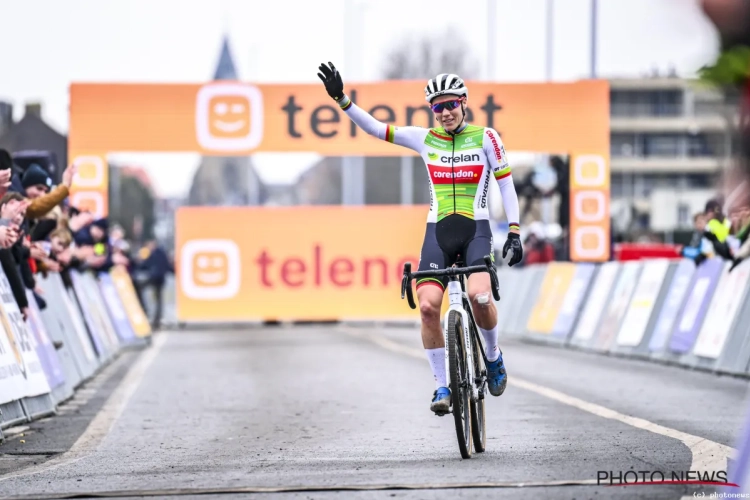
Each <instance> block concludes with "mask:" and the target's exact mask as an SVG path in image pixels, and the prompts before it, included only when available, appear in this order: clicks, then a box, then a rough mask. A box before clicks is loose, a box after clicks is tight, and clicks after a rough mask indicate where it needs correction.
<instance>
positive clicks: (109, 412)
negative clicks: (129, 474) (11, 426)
mask: <svg viewBox="0 0 750 500" xmlns="http://www.w3.org/2000/svg"><path fill="white" fill-rule="evenodd" d="M167 338H168V332H162V333H160V334H159V335H157V336H155V337H154V340H153V343H152V345H151V347H150V348H148V349H147V350H145V351H143V352H142V353H141V356H140V357H139V358H138V359H137V360H136V362H135V363H133V366H131V367H130V369H129V370H128V373H127V374H126V375H125V377H124V378H123V379H122V381H120V384H119V385H118V386H117V388H116V389H115V390H114V391H113V392H112V394H110V396H109V398H108V399H107V402H106V403H104V406H103V407H102V409H101V410H100V411H99V413H98V414H97V415H96V417H94V419H93V420H92V421H91V422H90V423H89V425H88V427H86V430H85V431H84V432H83V434H82V435H81V437H79V438H78V440H77V441H76V442H75V443H74V444H73V446H71V448H70V449H69V450H68V451H66V452H65V453H62V454H60V455H58V456H56V457H55V458H52V459H50V460H47V461H46V462H44V463H41V464H39V465H35V466H32V467H28V468H26V469H23V470H22V471H19V472H17V473H11V474H8V475H5V476H2V477H0V481H6V480H8V479H13V478H17V477H23V476H29V475H32V474H39V473H41V472H47V471H50V470H53V469H57V468H58V467H62V466H64V465H70V464H72V463H75V462H77V461H79V460H81V459H82V458H86V457H87V456H89V455H90V454H91V453H92V452H94V451H96V449H97V448H98V447H99V444H100V443H101V442H102V440H103V439H104V438H105V437H107V434H109V432H110V431H111V430H112V427H113V425H114V423H115V422H116V421H117V419H118V418H119V417H120V415H121V414H122V411H123V410H124V409H125V407H126V406H127V404H128V402H129V401H130V398H131V397H132V396H133V394H134V393H135V390H136V389H137V388H138V386H139V385H140V383H141V379H142V378H143V375H144V374H145V373H146V370H148V368H149V366H151V363H152V362H153V361H154V359H155V358H156V356H157V355H158V354H159V351H160V350H161V348H162V346H163V345H164V344H165V343H166V342H167Z"/></svg>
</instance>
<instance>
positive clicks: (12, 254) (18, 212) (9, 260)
mask: <svg viewBox="0 0 750 500" xmlns="http://www.w3.org/2000/svg"><path fill="white" fill-rule="evenodd" d="M27 207H28V202H26V201H25V200H24V198H23V196H21V195H20V194H19V193H14V192H10V193H6V194H5V195H4V196H3V197H2V198H1V199H0V218H2V219H1V220H2V222H3V223H4V224H7V227H9V229H10V231H11V236H10V240H11V241H12V244H11V245H9V246H7V247H6V246H5V245H3V248H0V265H1V266H2V268H3V272H5V276H6V278H7V279H8V283H10V288H11V290H12V291H13V297H14V298H15V299H16V303H17V304H18V308H19V309H20V311H21V314H22V315H23V318H24V319H26V318H27V317H28V312H29V309H28V308H29V302H28V300H27V298H26V289H25V288H26V287H25V283H24V279H23V275H22V272H21V265H22V264H23V260H22V258H21V257H19V255H21V254H22V249H23V247H22V246H19V245H21V242H22V236H21V223H22V221H23V218H24V215H25V214H26V209H27Z"/></svg>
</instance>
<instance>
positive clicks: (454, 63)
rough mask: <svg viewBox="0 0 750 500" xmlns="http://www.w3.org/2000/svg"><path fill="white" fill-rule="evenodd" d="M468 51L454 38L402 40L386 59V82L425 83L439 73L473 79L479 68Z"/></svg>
mask: <svg viewBox="0 0 750 500" xmlns="http://www.w3.org/2000/svg"><path fill="white" fill-rule="evenodd" d="M470 53H471V49H470V48H469V46H468V44H467V43H466V41H464V40H463V39H462V38H460V37H459V36H458V35H454V34H451V36H449V37H444V36H437V35H436V36H431V37H430V36H426V35H423V36H421V37H420V38H415V37H414V36H406V37H404V38H402V39H401V40H400V41H398V42H397V43H396V44H395V45H394V46H393V47H392V48H391V50H390V51H389V52H388V54H387V55H386V59H385V63H384V66H383V77H384V78H385V79H386V80H411V79H416V80H425V81H426V80H428V79H430V78H432V77H434V76H435V75H438V74H440V73H455V74H457V75H460V76H461V78H463V79H464V80H470V79H472V78H476V77H477V74H478V67H479V64H478V63H477V61H476V60H475V59H474V58H472V57H471V56H469V54H470Z"/></svg>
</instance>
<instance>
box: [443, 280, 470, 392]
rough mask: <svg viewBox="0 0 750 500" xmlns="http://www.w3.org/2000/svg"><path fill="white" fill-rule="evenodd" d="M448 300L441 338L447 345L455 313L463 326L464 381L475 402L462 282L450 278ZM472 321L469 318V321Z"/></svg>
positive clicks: (446, 365)
mask: <svg viewBox="0 0 750 500" xmlns="http://www.w3.org/2000/svg"><path fill="white" fill-rule="evenodd" d="M448 298H449V301H450V306H449V307H448V310H447V311H446V312H445V316H444V317H443V338H444V339H445V345H446V346H447V345H448V328H453V325H449V324H448V319H449V318H450V313H451V311H456V312H457V313H458V314H459V315H460V316H461V324H462V326H463V333H464V346H465V349H466V379H467V382H468V384H469V387H470V388H471V400H472V401H475V402H476V401H477V399H479V389H478V388H477V384H476V379H475V377H474V354H473V353H472V348H471V329H470V328H469V319H470V318H469V315H468V313H467V312H466V309H464V301H466V302H469V295H468V294H467V293H466V290H464V286H463V281H462V280H459V279H458V278H455V277H452V278H451V280H450V281H449V282H448ZM473 320H474V319H473V318H471V321H473ZM448 366H449V364H448V349H446V350H445V380H447V381H448V387H450V384H451V374H450V369H449V368H448Z"/></svg>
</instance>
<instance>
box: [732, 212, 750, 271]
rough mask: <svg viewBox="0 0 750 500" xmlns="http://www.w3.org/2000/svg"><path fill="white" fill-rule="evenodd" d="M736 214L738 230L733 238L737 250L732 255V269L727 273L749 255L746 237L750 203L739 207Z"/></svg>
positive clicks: (749, 234)
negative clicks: (735, 239) (735, 241)
mask: <svg viewBox="0 0 750 500" xmlns="http://www.w3.org/2000/svg"><path fill="white" fill-rule="evenodd" d="M737 212H738V215H737V218H738V222H739V224H738V226H739V227H740V229H739V231H737V233H736V234H735V237H736V238H737V243H738V248H737V250H736V251H735V252H734V253H733V255H732V267H730V268H729V272H732V270H733V269H734V268H735V267H737V266H738V265H739V264H740V262H742V261H743V260H745V259H746V258H747V257H748V256H749V255H750V237H748V236H750V203H743V204H742V205H740V206H739V208H738V210H737Z"/></svg>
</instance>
